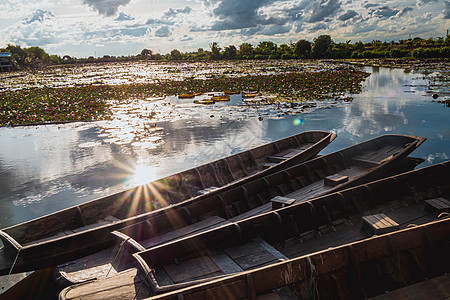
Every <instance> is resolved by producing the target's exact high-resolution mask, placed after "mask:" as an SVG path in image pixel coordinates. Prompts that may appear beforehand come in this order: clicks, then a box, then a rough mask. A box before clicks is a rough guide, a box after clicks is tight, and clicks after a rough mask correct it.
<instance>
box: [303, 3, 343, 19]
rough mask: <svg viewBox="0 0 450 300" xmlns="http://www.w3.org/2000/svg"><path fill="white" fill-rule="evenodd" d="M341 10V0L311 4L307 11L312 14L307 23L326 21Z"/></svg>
mask: <svg viewBox="0 0 450 300" xmlns="http://www.w3.org/2000/svg"><path fill="white" fill-rule="evenodd" d="M340 9H341V2H339V0H320V1H315V2H313V3H311V4H310V5H309V6H308V7H307V10H308V11H310V12H311V14H310V16H309V18H308V20H307V22H309V23H316V22H320V21H324V20H325V19H326V18H327V17H331V16H333V15H335V14H336V13H337V12H338V11H340Z"/></svg>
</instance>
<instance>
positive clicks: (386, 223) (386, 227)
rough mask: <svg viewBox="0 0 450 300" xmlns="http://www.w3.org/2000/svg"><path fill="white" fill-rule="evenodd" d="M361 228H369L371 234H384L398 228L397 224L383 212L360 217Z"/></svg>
mask: <svg viewBox="0 0 450 300" xmlns="http://www.w3.org/2000/svg"><path fill="white" fill-rule="evenodd" d="M362 228H363V229H369V230H370V231H371V232H372V234H384V233H388V232H391V231H394V230H397V229H398V228H399V224H398V223H397V222H395V221H394V220H392V219H391V218H389V217H388V216H386V215H385V214H374V215H368V216H363V217H362Z"/></svg>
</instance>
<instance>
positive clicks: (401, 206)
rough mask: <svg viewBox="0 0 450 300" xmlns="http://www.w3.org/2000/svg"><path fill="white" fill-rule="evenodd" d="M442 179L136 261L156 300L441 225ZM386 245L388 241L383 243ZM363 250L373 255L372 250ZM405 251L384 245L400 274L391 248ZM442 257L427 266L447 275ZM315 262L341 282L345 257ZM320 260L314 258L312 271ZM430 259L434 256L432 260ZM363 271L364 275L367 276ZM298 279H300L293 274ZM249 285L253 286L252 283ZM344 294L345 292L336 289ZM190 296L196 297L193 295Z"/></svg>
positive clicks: (418, 175)
mask: <svg viewBox="0 0 450 300" xmlns="http://www.w3.org/2000/svg"><path fill="white" fill-rule="evenodd" d="M448 178H450V162H446V163H443V164H440V165H436V166H433V167H429V168H426V169H423V170H421V171H413V172H410V173H406V174H403V175H400V176H397V177H390V178H388V179H384V180H380V181H376V182H373V183H370V184H366V185H362V186H359V187H357V188H353V189H348V190H344V191H342V192H337V193H335V194H332V195H330V196H324V197H320V198H316V199H314V200H311V201H307V202H304V203H299V204H297V205H293V206H290V207H287V208H283V209H279V210H277V211H273V212H270V213H266V214H263V215H260V216H256V217H253V218H250V219H246V220H242V221H238V222H230V223H229V224H226V225H223V226H221V227H219V228H216V229H211V230H209V231H206V232H203V233H199V234H197V235H194V236H191V237H186V238H183V239H180V240H177V241H174V242H169V243H166V244H163V245H159V246H155V247H152V248H150V249H148V250H145V251H143V252H139V253H136V254H134V256H135V258H136V259H137V262H138V263H139V266H140V270H141V273H142V274H143V277H144V278H145V281H146V283H147V284H148V285H149V286H150V287H151V289H152V292H153V293H155V294H161V293H165V292H168V291H171V290H177V289H180V288H183V287H186V286H189V285H193V284H199V283H202V282H205V281H207V280H211V279H215V278H216V279H218V278H221V277H224V276H226V275H230V274H235V273H239V272H244V271H248V270H252V269H255V268H260V267H263V266H265V265H270V264H274V263H276V262H277V261H279V260H288V259H293V258H296V257H302V256H304V255H308V254H310V253H314V252H318V251H325V250H326V249H329V248H335V247H339V246H341V245H343V244H347V243H354V242H356V241H360V240H364V239H366V238H369V237H370V236H372V235H381V234H384V233H388V232H392V231H396V230H399V229H405V228H408V227H411V226H417V225H422V224H427V223H430V222H434V221H436V220H437V219H440V218H448V217H449V214H448V212H450V201H449V200H450V181H448ZM445 228H446V230H447V232H446V233H445V236H446V237H447V238H448V237H449V236H450V227H449V225H446V226H445ZM441 230H442V229H441ZM423 234H424V233H423V231H421V233H420V234H419V237H420V238H419V239H418V240H420V239H423V237H424V235H423ZM431 239H432V238H431ZM386 242H388V241H385V242H382V243H386ZM415 242H417V241H414V240H411V241H410V243H411V244H414V243H415ZM428 242H430V241H428ZM445 242H446V249H447V251H448V250H450V244H449V240H446V241H445ZM403 243H405V242H403ZM369 244H370V245H371V246H370V247H369V248H371V247H372V245H375V244H376V243H372V242H370V243H369ZM408 246H410V245H400V244H399V243H396V242H393V243H391V245H390V247H391V249H389V250H390V251H394V252H393V253H391V254H392V255H393V258H394V259H395V260H397V259H398V260H399V267H400V258H399V257H397V256H396V255H398V252H396V251H398V249H396V248H399V247H406V248H408ZM352 247H353V246H352ZM373 247H374V248H373V253H376V252H377V251H380V252H381V256H383V255H384V254H385V253H384V252H383V250H375V249H377V247H375V246H373ZM347 250H348V249H346V250H345V251H347ZM366 251H367V249H366ZM357 253H358V252H357ZM448 253H449V252H441V253H440V255H439V256H437V254H435V256H434V257H428V258H427V259H436V263H437V264H439V262H437V261H439V260H443V262H445V261H446V262H447V266H446V271H450V269H449V267H450V265H449V262H450V259H448V258H447V257H446V256H447V254H448ZM350 254H351V253H350ZM444 254H445V255H444ZM320 255H322V259H323V262H322V265H321V267H326V268H327V270H328V271H332V270H334V271H333V272H336V273H333V274H335V275H336V276H337V275H338V274H339V272H338V271H337V270H339V268H340V267H342V266H341V265H340V263H342V261H345V260H346V259H345V256H343V255H341V254H337V253H336V252H333V251H332V252H331V254H329V255H328V254H327V255H326V254H323V253H322V254H320ZM320 255H317V260H315V263H316V262H317V261H318V260H319V257H320ZM359 255H360V256H359V257H357V258H356V260H357V261H359V263H361V260H363V259H367V257H365V255H367V256H370V255H371V254H368V253H364V252H359ZM410 255H411V257H409V258H410V259H411V260H412V261H414V259H416V260H418V258H417V257H414V255H415V253H414V252H412V253H410ZM428 255H432V252H429V253H428ZM333 256H334V258H332V257H333ZM339 261H341V262H339ZM353 262H355V261H353ZM333 263H334V264H333ZM417 263H418V265H415V266H414V267H424V266H420V263H419V262H417ZM394 266H395V265H394ZM317 267H318V266H316V265H315V264H313V265H312V268H313V269H317ZM353 267H358V266H353ZM372 267H374V269H372V271H373V272H374V273H375V274H373V275H374V277H375V279H377V280H378V281H379V282H383V281H387V280H388V279H387V278H386V277H388V276H392V274H389V275H387V276H384V275H383V273H386V272H388V271H386V270H383V265H382V264H380V265H379V266H372ZM376 267H378V269H377V268H376ZM404 267H405V270H403V271H400V273H403V272H404V273H408V270H409V271H411V272H412V271H416V272H418V273H417V274H408V275H409V276H410V277H411V278H415V277H417V276H418V277H421V276H422V277H421V278H423V277H428V276H424V274H421V273H420V270H417V269H407V267H408V268H409V267H412V266H408V265H406V264H405V265H404ZM365 271H366V272H369V269H367V270H365ZM421 271H424V270H421ZM377 272H378V273H377ZM306 273H308V272H306ZM247 274H248V273H247ZM303 275H304V274H302V276H303ZM330 275H331V274H327V276H325V279H324V280H325V281H326V280H327V279H326V278H328V283H329V284H331V283H333V279H332V278H330V277H329V276H330ZM339 275H342V274H339ZM405 275H406V274H405ZM266 276H268V278H267V280H266V281H264V282H258V285H260V286H261V287H264V284H265V283H266V282H267V281H268V280H271V279H273V278H278V276H279V275H278V274H277V275H275V274H274V275H273V276H270V275H269V274H266ZM298 276H301V275H300V274H298ZM343 276H344V277H345V275H343ZM377 276H378V277H377ZM302 279H303V280H306V279H308V278H304V277H303V278H302ZM390 279H392V278H390ZM253 280H254V281H258V280H259V279H258V280H255V278H253ZM341 280H342V278H341ZM319 281H320V280H319ZM338 281H339V280H338ZM399 281H401V279H399ZM326 284H327V283H324V285H323V286H324V287H325V286H326ZM385 284H386V283H385ZM344 287H346V284H343V285H342V286H340V287H338V288H339V289H341V288H344ZM367 287H370V285H367ZM359 288H361V289H362V290H363V291H364V290H365V291H366V292H367V288H366V287H364V288H363V286H361V284H360V286H359ZM384 288H385V287H378V286H377V287H376V289H379V290H378V291H385V289H384ZM205 291H206V290H205ZM327 292H329V291H328V290H327V289H326V288H325V289H324V290H323V293H324V294H325V295H327ZM189 293H191V294H193V295H197V294H196V291H195V292H189ZM205 293H206V294H207V293H208V292H205ZM176 294H179V293H176ZM174 295H175V294H174ZM233 295H235V294H233ZM236 295H239V294H236ZM328 295H329V294H328ZM347 295H348V294H347ZM183 296H184V299H186V295H183ZM237 298H239V297H237ZM344 298H345V297H344Z"/></svg>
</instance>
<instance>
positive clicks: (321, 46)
mask: <svg viewBox="0 0 450 300" xmlns="http://www.w3.org/2000/svg"><path fill="white" fill-rule="evenodd" d="M332 46H333V40H332V39H331V36H329V35H321V36H319V37H317V38H315V39H314V45H313V47H312V51H311V54H312V57H314V58H330V57H331V47H332Z"/></svg>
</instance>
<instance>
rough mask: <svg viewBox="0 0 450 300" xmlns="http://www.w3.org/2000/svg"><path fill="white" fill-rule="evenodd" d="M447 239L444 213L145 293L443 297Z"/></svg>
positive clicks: (449, 249)
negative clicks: (339, 243) (440, 216)
mask: <svg viewBox="0 0 450 300" xmlns="http://www.w3.org/2000/svg"><path fill="white" fill-rule="evenodd" d="M449 239H450V219H449V218H446V219H444V220H437V221H435V222H431V223H428V224H424V225H421V226H412V227H409V228H406V229H403V230H400V231H397V232H393V233H388V234H383V235H378V236H375V237H373V238H369V239H365V240H362V241H358V242H354V243H350V244H346V245H342V246H339V247H336V248H330V249H326V250H323V251H319V252H316V253H313V254H310V255H305V256H301V257H299V258H296V259H291V260H286V261H283V262H279V263H275V264H272V265H269V266H266V267H262V268H258V269H255V270H251V271H248V272H241V273H237V274H236V275H234V276H229V277H225V278H223V279H218V280H215V281H211V282H208V283H204V284H200V285H196V286H194V287H191V288H185V289H181V290H177V291H175V292H172V293H167V294H163V295H160V296H156V297H151V298H148V299H154V300H156V299H158V300H163V299H164V300H169V299H185V300H190V299H227V300H228V299H367V298H370V299H378V300H382V299H447V298H448V296H449V294H450V275H449V271H450V260H449V259H448V253H450V243H449ZM259 297H261V298H259ZM372 297H373V298H372ZM63 299H72V298H69V297H65V298H63Z"/></svg>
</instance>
